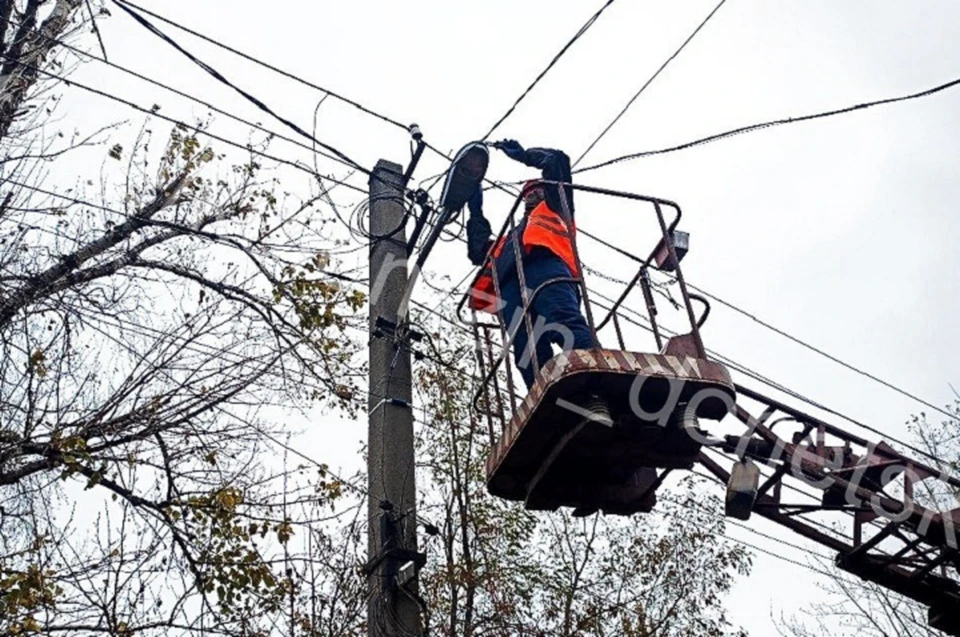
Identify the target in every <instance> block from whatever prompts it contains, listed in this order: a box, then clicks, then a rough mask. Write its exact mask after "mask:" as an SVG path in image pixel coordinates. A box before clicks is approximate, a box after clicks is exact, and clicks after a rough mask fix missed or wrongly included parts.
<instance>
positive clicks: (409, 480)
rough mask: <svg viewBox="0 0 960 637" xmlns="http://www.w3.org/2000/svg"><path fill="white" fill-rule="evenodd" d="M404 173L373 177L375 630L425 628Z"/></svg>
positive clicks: (371, 621) (394, 168) (374, 636)
mask: <svg viewBox="0 0 960 637" xmlns="http://www.w3.org/2000/svg"><path fill="white" fill-rule="evenodd" d="M402 175H403V167H402V166H400V165H398V164H395V163H393V162H389V161H385V160H380V161H379V162H377V165H376V167H375V168H374V172H373V176H372V177H371V178H370V182H369V185H370V223H369V228H370V235H371V237H373V238H372V239H371V241H370V282H371V285H370V398H369V403H368V405H369V409H368V414H369V428H368V433H369V438H368V440H369V443H368V446H367V452H368V454H369V455H368V458H367V472H368V478H367V484H368V487H369V496H368V497H369V504H368V513H369V516H368V523H369V532H368V535H369V545H368V555H369V558H370V561H369V562H368V564H367V572H368V583H369V587H370V593H371V595H370V601H369V603H368V607H367V611H368V625H369V629H368V634H369V635H370V637H385V636H387V635H389V636H391V637H393V636H395V635H420V634H421V623H420V608H419V606H418V604H417V602H416V601H415V599H418V594H417V580H416V577H414V576H412V573H414V572H415V571H416V570H418V569H419V566H421V565H422V556H418V555H417V553H416V550H417V517H416V510H415V505H416V484H415V482H414V458H413V412H412V410H411V409H410V405H411V403H412V400H413V390H412V380H411V371H410V349H409V347H407V345H408V343H406V342H405V341H404V334H402V333H398V331H397V329H396V328H397V327H398V326H396V324H395V323H396V321H397V309H398V307H399V305H400V301H401V299H402V298H403V295H404V291H405V288H406V286H407V279H408V273H407V265H406V259H407V254H406V247H405V244H406V229H405V228H401V224H402V223H403V216H404V206H403V189H402V187H401V182H402ZM394 231H396V233H395V234H392V236H389V237H388V236H387V235H391V233H394ZM414 562H417V566H416V567H414V566H413V563H414ZM401 588H402V589H404V590H401Z"/></svg>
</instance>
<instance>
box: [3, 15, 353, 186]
mask: <svg viewBox="0 0 960 637" xmlns="http://www.w3.org/2000/svg"><path fill="white" fill-rule="evenodd" d="M0 21H3V22H6V23H7V24H9V25H11V26H14V27H17V26H20V23H18V22H17V21H15V20H12V19H10V18H7V19H6V20H4V19H3V18H0ZM37 36H39V37H41V38H43V39H44V40H46V41H47V42H50V43H52V44H55V45H57V46H61V47H63V48H65V49H67V50H69V51H70V52H72V53H74V54H76V55H79V56H82V57H84V58H86V59H88V60H91V61H94V62H98V63H100V64H104V65H106V66H108V67H109V68H112V69H115V70H117V71H120V72H121V73H124V74H126V75H129V76H130V77H133V78H136V79H138V80H140V81H142V82H146V83H148V84H150V85H152V86H156V87H157V88H161V89H163V90H165V91H167V92H169V93H172V94H174V95H176V96H178V97H182V98H184V99H187V100H190V101H191V102H194V103H196V104H199V105H200V106H203V107H204V108H208V109H210V111H212V112H214V113H216V114H218V115H223V116H224V117H227V118H229V119H232V120H233V121H235V122H238V123H240V124H243V125H244V126H249V127H250V128H253V129H255V130H258V131H260V132H262V133H265V134H267V135H270V136H271V137H276V138H277V139H282V140H283V141H285V142H289V143H291V144H293V145H295V146H299V147H300V148H303V149H305V150H309V151H310V152H312V153H316V154H318V155H320V156H322V157H325V158H327V159H329V160H331V161H335V162H337V163H339V164H342V165H344V166H348V167H350V168H354V166H353V164H350V163H348V162H346V161H344V160H343V159H340V158H339V157H337V156H335V155H331V154H328V153H325V152H324V151H322V150H319V149H317V148H316V146H312V145H310V144H307V143H305V142H302V141H300V140H298V139H294V138H292V137H288V136H286V135H284V134H283V133H278V132H276V131H274V130H271V129H269V128H266V127H264V126H263V125H261V124H258V123H256V122H251V121H250V120H248V119H245V118H243V117H240V116H239V115H235V114H233V113H231V112H229V111H226V110H223V109H221V108H219V107H217V106H215V105H213V104H211V103H209V102H207V101H205V100H202V99H200V98H199V97H196V96H195V95H191V94H190V93H186V92H184V91H182V90H180V89H178V88H175V87H172V86H170V85H168V84H164V83H163V82H160V81H159V80H156V79H154V78H152V77H149V76H146V75H144V74H142V73H139V72H137V71H134V70H133V69H130V68H127V67H125V66H123V65H121V64H118V63H116V62H111V61H109V60H107V59H104V58H101V57H98V56H96V55H94V54H92V53H90V52H88V51H84V50H83V49H81V48H79V47H76V46H73V45H72V44H70V43H69V42H65V41H64V40H60V39H57V38H53V37H50V36H48V35H46V34H44V33H42V32H37ZM319 176H320V177H322V178H324V179H327V177H325V176H323V175H319ZM332 181H335V180H332Z"/></svg>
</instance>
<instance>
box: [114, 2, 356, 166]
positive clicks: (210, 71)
mask: <svg viewBox="0 0 960 637" xmlns="http://www.w3.org/2000/svg"><path fill="white" fill-rule="evenodd" d="M113 1H114V4H116V5H117V6H119V7H120V8H121V9H123V10H124V11H126V12H127V14H128V15H130V17H132V18H133V19H134V20H136V21H137V22H138V23H140V24H141V25H142V26H143V27H144V28H146V29H147V30H148V31H150V32H151V33H153V34H154V35H156V36H157V37H159V38H160V39H161V40H163V41H164V42H166V43H167V44H169V45H170V46H172V47H173V48H175V49H176V50H177V51H179V52H180V53H182V54H183V55H184V56H186V57H187V58H188V59H189V60H190V61H191V62H193V63H194V64H196V65H197V66H199V67H200V68H202V69H203V70H204V71H206V72H207V73H208V74H210V75H211V76H212V77H214V78H215V79H216V80H217V81H219V82H220V83H222V84H224V85H226V86H229V87H230V88H232V89H233V90H235V91H236V92H237V93H239V94H240V95H242V96H243V97H244V98H245V99H246V100H247V101H249V102H250V103H252V104H253V105H254V106H256V107H257V108H259V109H260V110H261V111H263V112H265V113H267V114H268V115H271V116H273V117H274V118H275V119H277V120H278V121H279V122H280V123H282V124H283V125H285V126H286V127H287V128H289V129H291V130H293V131H294V132H296V133H298V134H299V135H301V136H303V137H305V138H307V139H309V140H310V141H311V142H313V143H314V144H316V145H318V146H320V147H321V148H323V149H325V150H326V151H328V152H330V153H333V154H334V155H336V156H337V157H339V158H340V159H342V160H343V161H344V162H346V163H347V164H348V165H350V166H351V167H352V168H354V169H356V170H359V171H360V172H362V173H364V174H366V175H368V176H369V177H373V176H374V175H373V171H372V170H370V169H368V168H364V167H363V166H361V165H360V164H358V163H357V162H355V161H354V160H352V159H350V157H348V156H347V155H346V154H344V153H343V152H341V151H340V150H339V149H337V148H334V147H333V146H331V145H329V144H325V143H324V142H321V141H320V140H318V139H317V138H316V137H314V136H313V135H311V134H310V133H308V132H307V131H305V130H304V129H302V128H301V127H300V126H298V125H297V124H296V123H294V122H293V121H291V120H289V119H287V118H285V117H283V116H282V115H280V114H278V113H277V112H276V111H274V110H273V109H272V108H270V107H269V106H267V105H266V104H265V103H264V102H263V101H262V100H260V99H259V98H257V97H255V96H254V95H252V94H251V93H249V92H247V91H246V90H244V89H242V88H240V87H239V86H237V85H236V84H234V83H233V82H231V81H230V80H228V79H227V78H226V77H225V76H224V75H223V74H222V73H220V72H219V71H217V70H216V69H215V68H213V67H212V66H210V65H209V64H207V63H206V62H204V61H203V60H201V59H199V58H198V57H196V56H195V55H193V54H192V53H190V52H189V51H187V50H186V49H185V48H183V47H182V46H180V44H178V43H177V42H176V41H175V40H173V38H171V37H170V36H168V35H167V34H165V33H164V32H163V31H161V30H160V29H159V28H157V27H156V26H154V25H153V23H151V22H150V21H149V20H147V19H146V18H144V17H143V16H142V15H140V14H139V13H137V11H135V10H133V9H132V8H131V7H130V6H128V4H127V2H126V1H125V0H113Z"/></svg>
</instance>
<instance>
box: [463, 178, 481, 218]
mask: <svg viewBox="0 0 960 637" xmlns="http://www.w3.org/2000/svg"><path fill="white" fill-rule="evenodd" d="M467 208H469V209H470V216H471V217H482V216H483V186H482V185H479V186H477V192H475V193H473V196H472V197H470V201H468V202H467Z"/></svg>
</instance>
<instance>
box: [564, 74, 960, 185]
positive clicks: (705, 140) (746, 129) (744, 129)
mask: <svg viewBox="0 0 960 637" xmlns="http://www.w3.org/2000/svg"><path fill="white" fill-rule="evenodd" d="M958 84H960V78H958V79H955V80H951V81H949V82H946V83H944V84H940V85H938V86H934V87H933V88H929V89H926V90H923V91H920V92H917V93H911V94H909V95H901V96H900V97H890V98H886V99H880V100H875V101H872V102H863V103H860V104H854V105H853V106H846V107H843V108H838V109H834V110H830V111H824V112H821V113H814V114H810V115H801V116H799V117H785V118H782V119H776V120H771V121H768V122H762V123H759V124H751V125H749V126H741V127H739V128H734V129H731V130H728V131H725V132H722V133H717V134H714V135H710V136H708V137H702V138H700V139H696V140H694V141H690V142H685V143H683V144H678V145H676V146H670V147H667V148H661V149H659V150H647V151H642V152H639V153H631V154H629V155H622V156H620V157H615V158H613V159H608V160H607V161H603V162H600V163H599V164H594V165H592V166H586V167H584V168H578V169H577V170H574V171H573V173H574V174H579V173H585V172H588V171H591V170H597V169H599V168H605V167H607V166H611V165H613V164H618V163H620V162H625V161H631V160H634V159H640V158H642V157H652V156H654V155H665V154H667V153H675V152H677V151H681V150H686V149H688V148H694V147H696V146H703V145H704V144H710V143H713V142H716V141H720V140H722V139H726V138H728V137H734V136H736V135H742V134H744V133H751V132H754V131H758V130H763V129H767V128H774V127H776V126H783V125H786V124H796V123H799V122H807V121H811V120H815V119H822V118H826V117H833V116H835V115H844V114H846V113H852V112H854V111H859V110H864V109H868V108H872V107H874V106H882V105H885V104H895V103H897V102H906V101H908V100H914V99H919V98H922V97H928V96H930V95H934V94H936V93H939V92H941V91H945V90H947V89H950V88H953V87H954V86H957V85H958Z"/></svg>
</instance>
